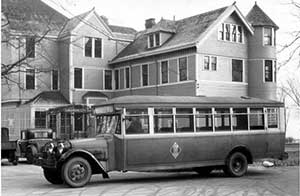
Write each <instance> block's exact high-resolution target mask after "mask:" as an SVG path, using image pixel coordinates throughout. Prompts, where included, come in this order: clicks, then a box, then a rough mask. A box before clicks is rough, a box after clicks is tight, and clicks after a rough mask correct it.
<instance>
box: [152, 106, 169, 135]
mask: <svg viewBox="0 0 300 196" xmlns="http://www.w3.org/2000/svg"><path fill="white" fill-rule="evenodd" d="M173 127H174V126H173V113H172V108H169V109H154V133H174V128H173Z"/></svg>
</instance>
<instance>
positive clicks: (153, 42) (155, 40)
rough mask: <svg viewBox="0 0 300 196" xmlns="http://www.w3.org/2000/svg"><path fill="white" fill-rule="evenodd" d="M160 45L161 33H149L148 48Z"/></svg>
mask: <svg viewBox="0 0 300 196" xmlns="http://www.w3.org/2000/svg"><path fill="white" fill-rule="evenodd" d="M158 46H160V34H159V33H151V34H149V35H148V48H153V47H158Z"/></svg>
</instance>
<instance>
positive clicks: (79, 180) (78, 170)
mask: <svg viewBox="0 0 300 196" xmlns="http://www.w3.org/2000/svg"><path fill="white" fill-rule="evenodd" d="M62 176H63V179H64V181H65V183H66V184H67V185H69V186H70V187H74V188H77V187H83V186H84V185H86V184H87V183H88V182H89V181H90V178H91V176H92V169H91V165H90V163H89V162H88V161H87V160H86V159H84V158H81V157H73V158H71V159H69V160H68V161H67V162H66V163H65V164H64V165H63V168H62Z"/></svg>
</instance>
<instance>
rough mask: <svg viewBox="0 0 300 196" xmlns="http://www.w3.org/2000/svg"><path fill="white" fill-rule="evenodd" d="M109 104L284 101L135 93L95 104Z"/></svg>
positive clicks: (268, 103)
mask: <svg viewBox="0 0 300 196" xmlns="http://www.w3.org/2000/svg"><path fill="white" fill-rule="evenodd" d="M107 105H115V106H116V107H126V106H132V107H137V106H146V107H151V106H152V107H153V106H165V107H174V106H178V107H179V106H182V107H184V106H191V107H197V106H204V107H218V106H219V107H220V106H242V107H247V106H252V107H254V106H255V107H262V106H276V107H283V106H284V104H283V103H282V102H278V101H273V100H265V99H259V98H252V97H195V96H147V95H134V96H122V97H116V98H113V99H110V100H108V101H106V102H103V104H100V105H97V106H93V107H94V108H95V107H101V106H107Z"/></svg>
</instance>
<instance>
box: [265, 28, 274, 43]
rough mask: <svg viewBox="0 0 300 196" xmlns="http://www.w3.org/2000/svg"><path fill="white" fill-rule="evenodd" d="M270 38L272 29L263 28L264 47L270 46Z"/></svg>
mask: <svg viewBox="0 0 300 196" xmlns="http://www.w3.org/2000/svg"><path fill="white" fill-rule="evenodd" d="M272 38H273V37H272V28H268V27H264V45H265V46H271V45H272V40H273V39H272Z"/></svg>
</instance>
